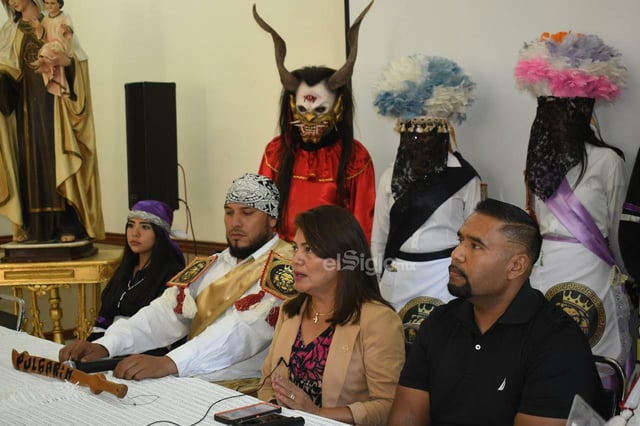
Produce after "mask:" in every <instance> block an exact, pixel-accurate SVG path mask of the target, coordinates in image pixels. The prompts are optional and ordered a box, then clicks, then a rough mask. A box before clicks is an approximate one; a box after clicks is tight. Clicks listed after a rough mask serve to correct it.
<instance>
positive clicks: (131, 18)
mask: <svg viewBox="0 0 640 426" xmlns="http://www.w3.org/2000/svg"><path fill="white" fill-rule="evenodd" d="M253 3H254V1H253V0H181V1H175V0H108V1H106V2H105V1H98V0H66V2H65V7H64V10H65V11H66V12H67V13H69V14H70V15H71V16H72V18H73V20H74V23H75V28H76V33H77V35H78V37H79V38H80V41H81V43H82V45H83V47H84V49H85V50H86V51H87V53H88V55H89V65H90V70H91V86H92V91H93V106H94V110H95V117H96V123H95V125H96V133H97V138H98V140H97V144H98V161H99V167H100V174H101V178H102V193H103V197H102V198H103V206H104V213H105V217H106V229H107V231H108V232H123V228H124V226H123V225H124V223H123V222H124V221H123V216H124V215H125V214H126V211H127V209H128V206H127V198H128V196H127V176H126V129H125V112H124V84H125V83H127V82H135V81H173V82H176V87H177V89H176V90H177V115H178V116H177V124H178V161H179V162H180V163H181V164H182V165H183V167H184V168H185V170H186V175H187V179H186V191H185V189H184V183H183V182H182V180H180V196H181V197H182V198H185V197H187V198H188V202H189V204H190V207H191V212H192V216H193V220H194V222H195V232H196V237H197V238H198V239H200V240H206V241H224V231H223V226H222V208H221V202H222V200H223V198H224V194H225V192H226V189H227V187H228V185H229V183H230V181H231V179H232V178H234V177H237V176H239V175H240V174H242V173H244V172H247V171H255V170H257V167H258V164H259V161H260V155H261V153H262V149H263V148H264V145H265V144H266V143H267V141H268V140H269V139H270V138H271V137H272V136H273V135H275V134H276V132H277V115H278V98H279V94H280V88H281V86H280V82H279V79H278V75H277V72H276V69H275V64H274V59H273V45H272V42H271V38H270V36H269V35H268V34H266V33H265V32H263V31H262V30H261V29H260V28H259V27H258V26H257V24H255V22H254V21H253V18H252V16H251V6H252V4H253ZM256 3H257V5H258V10H259V11H260V13H261V15H262V16H263V18H265V19H266V20H267V22H269V23H270V24H271V25H272V26H273V27H274V28H276V29H277V30H278V31H279V32H280V33H281V35H282V36H283V37H284V39H285V40H286V41H287V47H288V56H287V61H286V64H287V66H288V68H289V69H290V70H293V69H295V68H298V67H301V66H304V65H309V64H315V65H320V64H322V65H328V66H332V67H338V66H340V65H342V63H343V61H344V35H343V28H344V24H343V0H322V1H316V0H269V1H267V0H258V1H256ZM367 3H368V0H351V2H350V6H351V7H350V9H351V10H350V16H351V19H354V18H355V17H356V16H357V15H358V14H359V13H360V11H361V10H362V9H363V8H364V7H365V5H366V4H367ZM0 15H2V14H1V13H0ZM638 17H640V4H639V3H638V2H637V0H614V1H611V2H601V1H596V0H563V1H551V0H539V1H537V2H522V1H513V0H475V1H469V0H448V1H440V2H432V1H424V0H376V2H375V4H374V5H373V7H372V8H371V10H370V11H369V14H368V15H367V17H366V18H365V20H364V22H363V24H362V27H361V32H360V42H359V52H358V59H357V62H356V68H355V73H354V77H353V85H354V91H355V96H356V102H357V105H356V108H357V109H356V122H355V128H356V136H357V137H358V138H359V139H361V140H362V142H363V143H364V144H365V146H366V147H367V148H368V149H369V151H370V152H371V154H372V156H373V160H374V165H375V167H376V172H377V175H378V176H379V175H380V174H381V172H382V171H383V169H384V168H385V167H386V166H387V165H388V164H390V163H391V162H392V161H393V158H394V156H395V150H396V148H397V144H398V136H397V134H395V133H394V132H393V130H392V128H393V123H392V122H391V120H389V119H388V118H385V117H380V116H378V115H377V114H376V113H375V111H374V109H373V107H372V103H371V102H372V98H371V87H372V84H373V82H374V81H375V80H376V78H377V77H378V74H379V72H380V70H381V69H382V67H383V66H384V65H385V64H386V63H387V62H388V61H389V60H391V59H393V58H396V57H399V56H404V55H409V54H412V53H424V54H427V55H439V56H445V57H447V58H450V59H452V60H455V61H456V62H458V63H459V64H460V65H461V66H462V67H463V68H464V69H465V70H466V71H467V72H468V73H469V74H470V75H471V76H472V78H473V79H474V80H475V81H476V83H477V86H478V100H477V101H476V103H475V104H474V105H473V106H471V108H470V109H469V114H468V117H469V118H468V120H467V121H466V122H465V123H463V124H462V125H461V126H459V127H458V128H456V133H457V136H458V143H459V146H460V150H461V152H462V153H463V154H464V155H465V157H467V159H469V161H471V162H472V163H473V164H474V166H475V167H476V169H477V170H478V172H479V173H480V174H481V175H482V178H483V179H484V181H486V182H487V183H488V184H489V195H490V196H492V197H495V198H499V199H503V200H506V201H510V202H513V203H515V204H518V205H521V206H522V205H524V185H523V183H522V170H523V168H524V160H525V155H526V146H527V141H528V137H529V129H530V126H531V123H532V121H533V117H534V115H535V107H536V102H535V100H534V99H533V98H532V97H531V96H530V95H528V94H526V93H521V92H518V91H517V90H516V89H515V83H514V78H513V69H514V66H515V62H516V60H517V55H518V51H519V49H520V47H521V46H522V44H523V43H524V42H525V41H529V40H532V39H534V38H536V37H537V36H538V35H539V34H540V33H541V32H543V31H550V32H556V31H561V30H567V29H571V30H573V31H576V32H583V33H591V34H597V35H598V36H600V37H601V38H602V39H603V40H604V41H605V43H607V44H609V45H611V46H613V47H615V48H617V49H618V50H620V52H621V53H622V55H623V56H622V61H623V63H624V64H625V65H626V66H627V68H628V69H629V85H628V88H627V89H626V91H624V92H623V95H622V97H621V98H620V99H619V100H618V101H617V102H616V103H615V104H613V105H610V106H607V107H598V108H597V115H598V117H599V120H600V124H601V129H602V135H603V137H604V138H605V140H606V141H607V142H609V143H612V144H614V145H617V146H618V147H620V148H622V150H623V151H624V152H625V154H626V156H627V167H628V170H629V172H630V170H631V167H632V165H633V161H634V159H635V156H636V150H637V147H638V139H639V138H640V136H639V135H640V119H639V118H640V117H638V115H639V114H638V112H639V111H640V105H639V103H640V96H638V92H639V87H640V84H639V79H640V55H639V54H638V51H640V49H638V48H639V47H640V46H639V44H640V42H639V40H640V26H638V25H637V19H638ZM3 18H4V16H3V15H2V17H0V20H2V19H3ZM175 224H176V226H177V227H179V228H182V229H184V228H185V224H186V214H185V209H184V207H182V206H181V208H180V210H179V211H178V212H176V223H175ZM3 229H4V231H3ZM0 232H1V233H2V234H9V233H10V231H9V228H8V226H6V225H5V226H4V227H0Z"/></svg>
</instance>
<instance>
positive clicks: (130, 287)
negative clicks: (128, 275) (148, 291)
mask: <svg viewBox="0 0 640 426" xmlns="http://www.w3.org/2000/svg"><path fill="white" fill-rule="evenodd" d="M145 278H146V277H142V278H140V279H139V280H138V281H136V282H135V283H133V284H131V279H129V282H128V283H127V288H126V289H125V290H124V291H123V292H122V294H121V295H120V299H118V309H120V304H121V303H122V299H124V295H125V294H127V293H128V292H129V290H132V289H134V288H135V287H137V286H138V284H140V283H141V282H142V281H144V279H145Z"/></svg>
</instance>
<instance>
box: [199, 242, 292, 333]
mask: <svg viewBox="0 0 640 426" xmlns="http://www.w3.org/2000/svg"><path fill="white" fill-rule="evenodd" d="M271 251H275V252H281V253H283V254H284V253H286V254H289V253H292V249H291V244H289V243H287V242H286V241H283V240H279V241H278V242H277V243H276V244H275V245H274V246H273V248H272V249H271V250H269V251H267V252H266V253H264V254H262V255H261V256H260V257H259V258H258V259H249V260H248V261H246V262H245V263H243V264H241V265H239V266H237V267H235V268H233V269H232V270H231V271H229V272H227V273H226V274H224V275H223V276H222V277H220V278H218V279H217V280H216V281H214V282H212V283H211V284H209V286H208V287H207V288H205V289H204V290H202V292H200V294H198V296H197V297H196V306H197V308H198V312H197V313H196V316H195V317H194V318H193V321H191V329H190V331H189V339H191V338H193V337H194V336H197V335H198V334H200V333H202V331H204V329H205V328H207V327H208V326H209V325H210V324H211V323H213V322H214V321H215V320H216V319H218V317H219V316H220V315H222V313H223V312H224V311H226V310H227V308H229V306H231V304H233V302H235V301H236V300H238V299H239V298H240V296H242V294H243V293H244V292H245V291H247V290H248V289H249V288H251V286H252V285H253V284H255V282H256V281H258V279H259V278H260V277H261V276H262V273H263V271H264V269H265V263H266V262H267V259H268V258H269V255H270V253H271Z"/></svg>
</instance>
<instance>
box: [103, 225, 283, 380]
mask: <svg viewBox="0 0 640 426" xmlns="http://www.w3.org/2000/svg"><path fill="white" fill-rule="evenodd" d="M277 241H278V237H277V236H274V237H273V238H272V239H271V240H270V241H269V242H268V243H267V244H265V245H264V246H262V247H261V248H260V249H259V250H257V251H256V252H255V253H253V255H252V257H254V258H258V257H260V256H261V255H262V254H263V253H265V252H267V251H268V250H270V249H271V248H272V247H273V246H274V245H275V244H276V242H277ZM246 260H247V259H245V261H246ZM236 261H237V260H236V258H234V257H233V256H231V255H230V254H229V251H228V249H226V250H224V251H223V252H221V253H220V254H219V255H218V258H217V260H216V261H215V262H214V263H213V265H212V266H211V267H210V268H209V269H208V270H207V271H205V273H204V274H203V275H202V276H201V277H200V278H198V279H197V280H196V281H195V282H194V283H193V284H191V285H190V286H189V291H190V292H191V295H192V296H193V297H194V299H195V297H196V295H197V294H199V293H200V292H201V291H202V290H204V289H205V288H206V287H208V286H209V284H210V283H212V282H213V281H215V280H216V279H218V278H220V277H221V276H223V275H224V274H226V273H227V272H229V271H230V270H232V269H233V268H235V267H236V266H238V264H237V263H236ZM259 291H260V281H259V280H258V281H256V283H255V284H254V285H253V286H252V287H251V288H250V289H249V290H247V291H246V292H245V293H244V294H243V296H242V297H244V296H245V295H247V294H253V293H258V292H259ZM280 304H281V301H280V300H279V299H278V298H276V297H274V296H272V295H271V294H269V293H268V292H265V295H264V297H263V298H262V300H261V301H260V302H259V303H257V304H256V305H255V306H254V307H252V308H251V309H248V310H246V311H238V310H236V308H235V307H234V306H233V305H231V306H230V307H229V308H228V309H227V310H226V311H225V312H224V313H223V314H222V315H220V317H218V318H217V319H216V320H215V321H214V322H213V323H211V324H210V325H209V326H208V327H207V328H206V329H205V330H204V331H203V332H202V333H200V334H198V335H197V336H195V337H193V338H192V339H190V340H188V341H187V342H186V343H184V344H183V345H181V346H179V347H178V348H176V349H174V350H172V351H171V352H169V353H168V354H167V356H168V357H169V358H171V359H172V360H173V362H174V363H175V364H176V366H177V367H178V375H179V376H202V378H204V379H207V380H231V379H242V378H249V377H260V368H261V366H262V362H263V361H264V358H265V357H266V355H267V352H268V348H269V345H270V343H271V339H272V337H273V327H271V325H269V323H267V322H266V321H265V318H266V316H267V314H268V313H269V311H270V310H271V308H272V307H274V306H279V305H280ZM190 325H191V320H190V319H189V318H185V317H183V316H182V315H178V314H176V313H174V312H173V309H172V307H171V306H169V305H168V304H167V303H166V302H165V301H164V300H163V299H162V297H160V298H158V299H156V300H154V301H153V302H151V304H150V305H149V306H146V307H144V308H142V309H141V310H140V311H138V313H136V314H135V315H134V316H132V317H131V318H129V319H126V320H121V321H117V322H115V323H113V325H111V327H109V328H108V330H107V332H106V333H105V335H104V336H103V337H102V338H100V339H97V340H96V341H95V342H94V343H98V344H100V345H102V346H104V347H105V348H107V350H108V351H109V354H110V356H118V355H125V354H132V353H141V352H144V351H147V350H149V349H153V348H158V347H163V346H167V345H169V344H171V343H172V342H174V341H176V340H178V339H180V338H182V337H184V336H186V335H187V334H188V333H189V328H190Z"/></svg>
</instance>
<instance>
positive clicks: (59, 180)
mask: <svg viewBox="0 0 640 426" xmlns="http://www.w3.org/2000/svg"><path fill="white" fill-rule="evenodd" d="M18 26H19V24H16V23H13V22H11V21H7V22H6V23H5V24H4V26H3V28H2V30H0V110H1V111H2V114H0V215H3V216H6V217H7V218H8V219H9V220H10V221H11V222H12V223H13V224H14V237H16V236H17V235H18V233H20V232H21V230H22V226H23V225H25V224H24V217H25V216H27V215H28V213H27V212H24V211H23V209H24V208H25V206H24V205H22V204H21V201H20V196H19V195H20V188H21V187H20V185H22V190H23V193H25V188H27V187H29V188H30V189H29V191H31V188H33V187H34V182H33V181H30V179H31V178H34V179H35V176H34V174H33V171H32V170H30V169H27V171H28V173H26V176H28V178H26V179H24V180H27V181H29V182H20V179H19V176H20V173H21V171H22V169H20V167H28V165H24V164H20V159H19V158H18V154H17V152H18V150H17V144H18V141H19V140H29V139H28V138H29V137H30V134H29V129H28V127H27V126H26V125H25V124H24V123H16V116H17V115H19V114H16V109H18V108H20V109H22V110H21V111H20V112H21V113H24V111H25V109H26V106H27V105H28V101H24V102H22V103H20V102H16V100H17V99H20V96H17V93H19V91H20V90H25V89H24V85H23V78H24V75H25V74H24V73H23V71H22V70H21V69H20V63H21V60H20V58H21V55H22V57H23V59H24V58H27V59H28V57H29V52H28V51H23V50H22V49H23V48H24V46H29V43H24V39H25V37H29V36H28V35H25V33H24V32H23V31H22V30H21V29H19V28H18ZM24 26H25V23H24V22H23V23H20V28H24ZM74 47H75V48H74V52H73V56H72V58H71V59H72V62H73V68H74V73H73V80H72V81H73V83H72V85H71V86H72V87H73V95H74V96H72V97H71V98H66V97H61V96H52V97H53V110H52V112H51V114H50V115H48V117H50V120H49V121H50V123H49V124H50V126H52V127H53V129H52V134H53V147H52V151H51V152H52V153H53V162H54V163H55V164H51V167H53V166H54V165H55V173H51V174H50V177H51V179H52V180H53V179H55V184H53V182H52V185H51V187H54V186H53V185H55V191H56V192H57V194H52V196H51V197H50V198H51V199H55V198H56V197H61V199H62V200H66V201H67V202H68V203H69V205H71V206H72V207H73V209H74V210H75V213H76V214H77V217H78V219H79V220H80V222H81V224H82V226H83V227H84V230H85V231H86V233H87V235H88V236H89V237H91V238H95V239H103V238H104V220H103V216H102V202H101V194H100V181H99V174H98V163H97V152H96V143H95V131H94V124H93V110H92V106H91V91H90V84H89V73H88V63H87V57H86V55H85V54H84V52H83V51H82V49H81V48H80V46H79V45H78V44H77V41H76V43H75V44H74ZM25 62H27V61H24V60H23V61H22V63H25ZM25 72H31V71H25ZM42 84H43V85H44V83H42ZM49 96H51V95H49ZM46 119H47V117H45V120H46ZM47 130H50V129H47ZM23 176H25V173H23ZM36 185H37V184H36ZM35 207H36V208H37V206H35ZM31 209H32V210H33V209H34V206H32V207H31ZM41 210H43V211H49V210H56V208H53V209H51V208H48V207H44V208H43V209H41Z"/></svg>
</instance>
